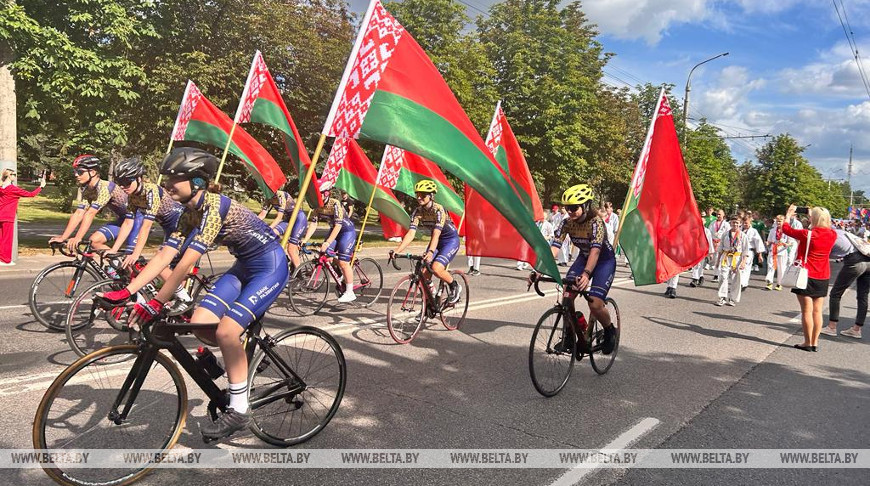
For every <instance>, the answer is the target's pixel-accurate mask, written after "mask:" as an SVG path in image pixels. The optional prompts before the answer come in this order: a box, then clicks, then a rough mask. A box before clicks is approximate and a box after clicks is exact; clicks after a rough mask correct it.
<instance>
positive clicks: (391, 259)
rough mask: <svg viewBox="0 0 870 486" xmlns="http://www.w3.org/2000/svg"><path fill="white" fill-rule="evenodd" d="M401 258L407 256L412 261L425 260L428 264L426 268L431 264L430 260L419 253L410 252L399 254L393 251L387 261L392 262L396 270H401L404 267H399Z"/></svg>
mask: <svg viewBox="0 0 870 486" xmlns="http://www.w3.org/2000/svg"><path fill="white" fill-rule="evenodd" d="M399 258H407V259H408V260H410V261H412V262H416V261H423V262H424V263H425V264H426V268H429V265H430V264H429V263H428V262H426V261H425V260H423V257H421V256H419V255H412V254H410V253H405V254H404V255H397V254H395V253H393V252H392V251H391V252H390V257H389V258H388V259H387V262H388V263H390V264H391V265H392V266H393V268H395V269H396V270H399V271H401V270H402V268H401V267H399V263H398V262H397V260H398V259H399Z"/></svg>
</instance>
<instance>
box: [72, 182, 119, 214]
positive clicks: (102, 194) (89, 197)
mask: <svg viewBox="0 0 870 486" xmlns="http://www.w3.org/2000/svg"><path fill="white" fill-rule="evenodd" d="M87 207H91V208H93V209H96V210H97V211H102V210H103V209H108V210H109V211H111V212H113V213H115V216H117V218H118V220H122V219H124V215H125V214H127V194H126V193H125V192H124V190H123V189H121V186H119V185H117V184H115V183H114V182H110V181H104V180H99V181H97V183H96V184H95V185H94V186H93V187H91V186H87V187H85V188H84V189H82V199H81V201H79V204H78V209H86V208H87Z"/></svg>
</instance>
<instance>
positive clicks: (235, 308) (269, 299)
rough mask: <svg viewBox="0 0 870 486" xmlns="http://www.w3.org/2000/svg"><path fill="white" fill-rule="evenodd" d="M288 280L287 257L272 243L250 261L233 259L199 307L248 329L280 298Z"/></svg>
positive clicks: (279, 247) (279, 246) (278, 245)
mask: <svg viewBox="0 0 870 486" xmlns="http://www.w3.org/2000/svg"><path fill="white" fill-rule="evenodd" d="M288 277H289V271H288V266H287V255H285V254H284V250H282V249H281V245H280V244H274V245H272V248H271V249H270V250H268V251H266V252H265V253H262V254H260V255H257V256H256V257H253V258H251V259H249V260H236V263H235V264H233V266H232V267H230V269H229V270H227V273H225V274H223V275H222V276H221V278H219V279H218V280H217V282H215V284H214V289H212V291H211V292H209V293H208V294H206V296H205V298H203V299H202V302H201V303H200V304H199V305H200V306H201V307H204V308H206V309H208V310H210V311H211V312H213V313H214V314H215V315H216V316H218V317H219V318H223V317H224V316H229V317H230V318H232V319H233V320H234V321H236V323H238V324H239V325H240V326H242V329H247V328H248V326H249V325H250V324H251V323H252V322H254V321H255V320H256V319H259V318H261V317H263V314H265V313H266V311H267V310H269V307H270V306H271V305H272V303H273V302H275V299H277V298H278V296H279V295H281V291H283V290H284V287H285V286H286V285H287V279H288Z"/></svg>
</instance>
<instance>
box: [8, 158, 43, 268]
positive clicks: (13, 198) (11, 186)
mask: <svg viewBox="0 0 870 486" xmlns="http://www.w3.org/2000/svg"><path fill="white" fill-rule="evenodd" d="M15 182H17V177H15V171H14V170H12V169H6V170H4V171H3V175H2V178H0V265H15V264H14V263H12V239H13V236H14V235H15V213H17V212H18V199H19V198H22V197H33V196H35V195H37V194H39V191H41V190H42V188H43V187H45V177H43V178H42V180H41V181H40V183H39V187H37V188H36V189H34V190H32V191H25V190H24V189H22V188H20V187H18V186H16V185H15Z"/></svg>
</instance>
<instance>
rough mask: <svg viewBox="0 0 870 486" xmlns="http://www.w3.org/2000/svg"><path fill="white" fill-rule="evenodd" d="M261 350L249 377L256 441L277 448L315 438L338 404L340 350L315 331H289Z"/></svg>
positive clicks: (342, 374)
mask: <svg viewBox="0 0 870 486" xmlns="http://www.w3.org/2000/svg"><path fill="white" fill-rule="evenodd" d="M266 345H267V346H268V349H260V350H259V351H258V352H257V354H256V355H255V356H254V358H253V360H252V361H251V364H250V371H249V372H248V374H249V376H248V382H249V383H250V384H251V392H250V403H251V410H252V412H251V413H252V414H253V419H254V423H253V424H251V431H252V432H254V434H256V435H257V437H259V438H261V439H263V440H264V441H266V442H268V443H270V444H273V445H277V446H291V445H293V444H299V443H301V442H305V441H306V440H308V439H310V438H312V437H314V436H315V435H317V434H318V433H319V432H320V431H321V430H323V428H324V427H326V425H327V424H328V423H329V421H330V420H332V417H333V416H335V413H336V412H337V411H338V407H339V405H341V399H342V397H343V396H344V387H345V385H346V383H347V365H346V363H345V360H344V353H342V351H341V347H340V346H339V345H338V343H337V342H336V341H335V339H334V338H333V337H332V336H330V335H329V334H328V333H326V332H325V331H322V330H320V329H317V328H314V327H300V328H297V329H288V330H286V331H283V332H281V333H279V334H278V335H277V336H275V337H274V338H272V339H269V338H266Z"/></svg>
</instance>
